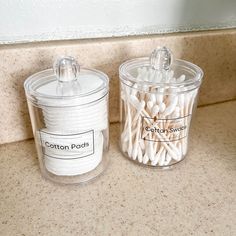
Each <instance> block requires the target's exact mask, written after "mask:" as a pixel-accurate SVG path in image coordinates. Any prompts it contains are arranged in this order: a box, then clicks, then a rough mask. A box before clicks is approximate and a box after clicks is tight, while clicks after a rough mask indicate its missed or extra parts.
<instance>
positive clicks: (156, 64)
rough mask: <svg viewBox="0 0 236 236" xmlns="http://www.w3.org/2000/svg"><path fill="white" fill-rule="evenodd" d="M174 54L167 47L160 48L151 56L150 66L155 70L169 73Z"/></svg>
mask: <svg viewBox="0 0 236 236" xmlns="http://www.w3.org/2000/svg"><path fill="white" fill-rule="evenodd" d="M172 58H173V56H172V52H171V51H170V49H168V48H167V47H159V48H157V49H155V50H154V51H153V52H152V53H151V55H150V64H151V67H152V68H153V69H154V70H158V71H160V72H162V71H168V70H169V69H170V65H171V63H172Z"/></svg>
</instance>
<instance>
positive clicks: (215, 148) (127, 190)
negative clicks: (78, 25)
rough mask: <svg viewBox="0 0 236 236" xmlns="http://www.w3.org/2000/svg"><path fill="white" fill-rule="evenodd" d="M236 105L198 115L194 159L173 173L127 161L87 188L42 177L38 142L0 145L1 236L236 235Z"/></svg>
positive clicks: (113, 153)
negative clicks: (62, 184)
mask: <svg viewBox="0 0 236 236" xmlns="http://www.w3.org/2000/svg"><path fill="white" fill-rule="evenodd" d="M235 120H236V101H234V102H227V103H222V104H217V105H212V106H207V107H202V108H199V109H198V110H197V113H196V117H195V120H194V123H193V126H192V129H191V138H190V149H189V153H188V156H187V158H186V159H185V160H184V161H183V162H182V163H181V164H179V165H177V166H176V167H175V168H173V169H171V170H167V171H160V170H156V169H150V168H143V167H140V166H138V165H135V164H133V163H131V162H130V161H129V160H127V159H125V158H124V157H122V155H121V153H120V152H119V149H118V146H117V140H118V133H119V129H118V125H117V124H116V125H111V139H110V140H111V147H110V159H111V160H110V165H109V167H108V169H107V170H106V172H105V173H104V175H103V176H101V177H99V178H98V179H97V180H96V181H94V182H92V183H89V184H86V185H82V186H60V185H56V184H54V183H51V182H49V181H46V180H44V179H43V178H42V177H41V175H40V172H39V165H38V161H37V156H36V153H35V148H34V142H33V140H28V141H23V142H18V143H12V144H7V145H2V146H0V160H1V161H0V179H1V180H0V181H1V182H0V191H1V194H0V235H1V236H2V235H4V236H8V235H11V236H13V235H30V236H31V235H50V236H51V235H52V236H53V235H57V236H59V235H60V236H61V235H63V236H65V235H165V236H166V235H223V236H227V235H232V236H233V235H236V200H235V199H236V181H235V180H236V122H235Z"/></svg>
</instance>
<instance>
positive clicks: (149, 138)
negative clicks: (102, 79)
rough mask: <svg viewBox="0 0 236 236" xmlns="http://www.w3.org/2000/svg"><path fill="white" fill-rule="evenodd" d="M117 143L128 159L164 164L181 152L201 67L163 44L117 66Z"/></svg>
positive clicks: (174, 160)
mask: <svg viewBox="0 0 236 236" xmlns="http://www.w3.org/2000/svg"><path fill="white" fill-rule="evenodd" d="M119 75H120V98H121V100H120V105H121V118H120V120H121V134H120V148H121V151H122V153H123V154H124V155H125V156H126V157H128V158H129V159H130V160H132V161H134V162H136V163H140V164H143V165H147V166H153V167H160V168H168V167H170V166H172V165H174V164H176V163H178V162H180V161H181V160H183V158H184V157H185V156H186V154H187V150H188V140H189V128H190V123H191V118H192V114H193V110H194V107H195V106H196V104H197V95H198V90H199V87H200V85H201V82H202V77H203V72H202V70H201V69H200V68H199V67H198V66H196V65H194V64H192V63H190V62H187V61H184V60H178V59H176V60H173V57H172V53H171V51H170V50H169V49H168V48H166V47H163V48H158V49H156V50H154V51H153V52H152V54H151V56H150V58H137V59H133V60H129V61H126V62H125V63H123V64H122V65H121V66H120V70H119Z"/></svg>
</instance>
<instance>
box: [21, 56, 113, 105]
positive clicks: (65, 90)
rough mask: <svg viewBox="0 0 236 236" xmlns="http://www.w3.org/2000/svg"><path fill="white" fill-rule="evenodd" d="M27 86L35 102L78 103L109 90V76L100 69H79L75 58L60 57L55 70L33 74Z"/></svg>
mask: <svg viewBox="0 0 236 236" xmlns="http://www.w3.org/2000/svg"><path fill="white" fill-rule="evenodd" d="M24 87H25V91H26V95H27V97H28V99H30V100H31V101H32V102H33V103H35V105H39V106H56V107H60V106H77V105H84V104H88V103H91V102H94V101H97V100H99V99H101V98H102V97H104V96H105V95H106V94H107V93H108V90H109V79H108V77H107V75H106V74H104V73H102V72H101V71H98V70H94V69H86V68H80V66H79V64H78V63H77V61H76V60H75V59H74V58H72V57H61V58H59V59H58V60H57V61H56V62H55V63H54V68H53V69H48V70H44V71H41V72H38V73H36V74H33V75H31V76H30V77H29V78H28V79H27V80H26V81H25V83H24Z"/></svg>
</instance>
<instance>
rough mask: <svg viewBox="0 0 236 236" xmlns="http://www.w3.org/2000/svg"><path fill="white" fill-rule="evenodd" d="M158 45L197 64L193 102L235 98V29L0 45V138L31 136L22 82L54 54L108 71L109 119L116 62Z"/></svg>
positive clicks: (114, 107)
mask: <svg viewBox="0 0 236 236" xmlns="http://www.w3.org/2000/svg"><path fill="white" fill-rule="evenodd" d="M163 45H166V46H167V47H169V48H170V49H171V50H172V51H173V53H174V55H175V56H176V57H177V58H181V59H185V60H188V61H191V62H193V63H195V64H197V65H199V66H200V67H201V68H202V69H203V71H204V74H205V75H204V79H203V84H202V88H201V92H200V97H199V105H206V104H212V103H216V102H222V101H226V100H231V99H235V98H236V82H235V81H236V68H235V65H236V57H235V53H236V52H235V48H236V30H221V31H207V32H195V33H179V34H171V35H165V36H163V35H162V36H155V35H154V36H142V37H129V38H128V37H127V38H115V39H98V40H95V39H94V40H75V41H61V42H49V43H32V44H18V45H8V46H0V57H1V59H2V61H1V64H0V96H1V103H0V109H1V116H0V128H1V133H0V144H2V143H8V142H14V141H19V140H23V139H28V138H32V131H31V124H30V121H29V115H28V110H27V104H26V99H25V94H24V89H23V83H24V81H25V79H26V78H27V77H28V76H30V75H31V74H33V73H36V72H38V71H41V70H44V69H47V68H49V67H50V65H51V64H52V62H53V61H54V60H55V59H56V58H57V57H58V56H59V55H71V56H73V57H75V58H76V59H77V60H78V61H79V63H80V64H82V65H86V66H88V67H93V68H96V69H99V70H102V71H104V72H105V73H107V74H108V75H109V77H110V79H111V80H110V121H111V122H117V121H118V120H119V84H118V69H119V65H120V64H121V63H122V62H124V61H125V60H127V59H131V58H135V57H142V56H147V55H149V54H150V53H151V51H152V50H153V49H154V48H155V47H157V46H163ZM183 49H184V50H183Z"/></svg>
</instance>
